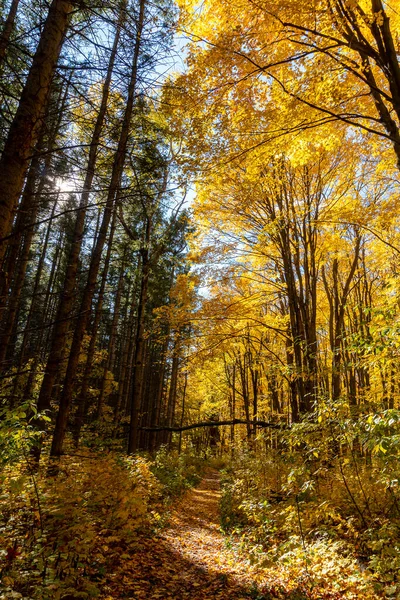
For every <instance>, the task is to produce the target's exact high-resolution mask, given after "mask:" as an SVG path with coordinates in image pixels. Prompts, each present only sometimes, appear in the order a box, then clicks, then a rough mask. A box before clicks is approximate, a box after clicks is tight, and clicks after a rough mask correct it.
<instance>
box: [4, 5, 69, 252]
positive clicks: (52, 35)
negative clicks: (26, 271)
mask: <svg viewBox="0 0 400 600" xmlns="http://www.w3.org/2000/svg"><path fill="white" fill-rule="evenodd" d="M72 6H73V5H72V2H69V1H68V0H53V2H52V4H51V6H50V8H49V12H48V16H47V19H46V22H45V24H44V28H43V32H42V35H41V36H40V41H39V45H38V48H37V50H36V53H35V56H34V58H33V61H32V65H31V68H30V70H29V74H28V78H27V80H26V83H25V85H24V89H23V91H22V94H21V98H20V102H19V105H18V109H17V112H16V114H15V117H14V119H13V122H12V124H11V127H10V130H9V132H8V136H7V139H6V142H5V145H4V150H3V154H2V156H1V159H0V261H1V260H2V259H3V257H4V253H5V250H6V239H5V238H7V236H8V235H9V234H10V231H11V227H12V221H13V218H14V214H15V209H16V206H17V203H18V199H19V197H20V195H21V192H22V188H23V185H24V179H25V174H26V171H27V169H28V166H29V160H30V157H31V154H32V152H33V148H34V147H35V144H36V140H37V136H38V133H39V131H40V128H41V124H42V122H43V118H44V115H45V112H46V107H47V103H48V99H49V92H50V86H51V82H52V79H53V76H54V73H55V69H56V66H57V62H58V58H59V55H60V51H61V47H62V43H63V40H64V36H65V33H66V31H67V28H68V23H69V17H70V14H71V12H72Z"/></svg>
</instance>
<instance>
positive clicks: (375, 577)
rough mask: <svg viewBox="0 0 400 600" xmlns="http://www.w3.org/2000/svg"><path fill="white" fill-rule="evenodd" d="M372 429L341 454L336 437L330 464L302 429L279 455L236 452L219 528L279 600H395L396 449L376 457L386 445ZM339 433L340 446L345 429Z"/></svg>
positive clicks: (398, 591) (313, 430)
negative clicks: (280, 589) (274, 587)
mask: <svg viewBox="0 0 400 600" xmlns="http://www.w3.org/2000/svg"><path fill="white" fill-rule="evenodd" d="M387 418H388V415H382V416H381V420H383V419H386V420H387ZM320 422H321V420H320ZM365 422H366V423H368V420H367V419H366V420H365ZM378 425H379V427H380V429H379V427H378ZM378 425H377V429H379V432H377V431H375V433H374V432H373V431H372V427H369V428H368V427H366V428H364V432H360V431H357V432H354V436H353V438H352V439H351V440H350V441H351V442H352V445H347V446H346V447H345V446H344V445H343V444H342V442H343V439H344V438H342V439H341V437H340V435H339V434H338V433H337V431H336V432H335V436H336V438H335V439H336V441H339V446H338V447H339V450H340V452H339V453H338V455H337V456H335V457H332V456H331V455H330V452H331V448H332V441H331V440H329V437H328V436H326V437H323V436H321V435H320V431H317V426H315V425H314V426H311V425H307V424H301V425H299V426H298V429H297V431H296V427H295V428H294V429H293V430H292V431H291V432H290V433H289V434H287V436H286V438H282V439H281V440H280V447H278V448H275V449H271V444H269V443H268V442H267V443H264V440H263V439H259V440H258V442H257V448H258V449H257V452H254V451H244V450H241V451H237V452H236V454H235V457H234V459H232V461H231V463H230V464H229V466H228V467H227V468H226V469H225V471H224V473H223V478H222V498H221V525H222V528H223V530H224V531H225V532H226V533H227V534H232V537H231V539H230V543H234V544H238V546H239V547H240V548H241V549H242V550H244V551H245V552H246V554H247V555H249V556H250V559H251V562H252V563H255V564H257V565H258V567H259V573H260V581H261V580H262V579H263V578H264V579H265V577H266V574H268V580H269V581H271V580H274V578H276V579H278V578H279V579H281V580H282V577H283V579H284V586H285V592H286V596H284V597H288V598H289V597H291V596H290V594H291V593H292V592H293V593H294V590H297V591H299V590H302V593H303V598H310V599H311V598H312V599H322V598H332V599H334V598H337V599H340V598H371V599H372V598H380V597H383V598H400V582H399V580H398V574H399V571H400V558H399V557H400V510H399V508H400V498H399V494H398V488H397V485H398V480H399V479H400V478H399V466H398V461H397V450H396V451H394V450H393V452H392V453H390V452H388V448H389V445H390V444H389V442H386V447H385V451H384V452H382V450H381V446H380V444H381V443H382V438H383V437H385V436H386V437H390V436H388V432H387V427H385V426H384V425H383V424H382V422H381V423H379V424H378ZM391 426H392V424H391ZM307 428H308V433H307ZM318 428H319V429H320V426H319V425H318ZM299 429H300V430H301V438H300V439H301V447H300V449H299V450H298V449H297V448H298V447H299V446H300V444H299V445H297V444H296V436H298V435H299V433H298V430H299ZM343 431H345V432H346V439H347V440H348V436H349V431H351V424H346V427H344V428H343ZM366 432H368V436H367V435H366ZM396 435H397V434H396V433H395V431H392V438H393V437H394V436H396ZM299 437H300V436H299ZM392 441H393V439H392ZM367 442H368V443H367ZM322 444H324V447H322ZM262 447H263V450H262V451H261V450H260V449H261V448H262ZM361 447H362V448H363V452H361V451H360V448H361ZM349 448H350V449H349ZM369 449H372V453H371V451H369ZM374 450H375V451H374ZM304 457H305V458H304Z"/></svg>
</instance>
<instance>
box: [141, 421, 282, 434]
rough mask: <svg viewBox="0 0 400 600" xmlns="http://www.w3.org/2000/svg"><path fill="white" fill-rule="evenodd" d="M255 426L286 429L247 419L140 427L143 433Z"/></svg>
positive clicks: (273, 424) (275, 424)
mask: <svg viewBox="0 0 400 600" xmlns="http://www.w3.org/2000/svg"><path fill="white" fill-rule="evenodd" d="M247 424H249V425H255V426H256V427H269V428H270V429H284V427H283V426H282V425H279V424H277V423H268V421H246V420H245V419H232V420H230V421H202V422H200V423H193V424H192V425H184V426H183V427H166V426H165V427H163V426H160V427H139V429H141V430H142V431H188V430H189V429H198V428H200V427H221V426H222V425H247Z"/></svg>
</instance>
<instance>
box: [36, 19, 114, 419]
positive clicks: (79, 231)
mask: <svg viewBox="0 0 400 600" xmlns="http://www.w3.org/2000/svg"><path fill="white" fill-rule="evenodd" d="M121 19H122V16H121V17H120V21H119V23H118V26H117V30H116V33H115V38H114V44H113V48H112V51H111V55H110V60H109V63H108V70H107V75H106V79H105V81H104V85H103V92H102V99H101V104H100V108H99V112H98V115H97V119H96V123H95V126H94V130H93V135H92V139H91V144H90V150H89V157H88V163H87V168H86V175H85V181H84V183H83V189H82V194H81V198H80V202H79V210H78V214H77V217H76V221H75V229H74V234H73V241H72V244H71V248H70V251H69V256H68V261H67V268H66V273H65V278H64V286H63V290H62V292H61V296H60V301H59V304H58V309H57V315H56V319H55V325H54V329H53V334H52V341H51V347H50V352H49V356H48V359H47V364H46V369H45V374H44V378H43V382H42V386H41V389H40V394H39V400H38V410H39V412H41V411H43V410H46V409H48V408H49V407H50V399H51V395H52V390H53V386H54V383H55V381H56V378H57V374H58V373H59V370H60V366H61V364H62V362H63V360H64V358H65V352H66V349H65V346H66V343H65V342H66V337H67V333H68V330H69V325H70V320H69V319H70V316H71V311H72V309H73V305H74V299H75V287H76V278H77V273H78V266H79V254H80V251H81V246H82V239H83V234H84V228H85V219H86V212H87V205H88V202H89V195H90V192H91V189H92V184H93V179H94V175H95V167H96V158H97V151H98V146H99V142H100V137H101V132H102V130H103V126H104V121H105V117H106V111H107V102H108V98H109V95H110V86H111V79H112V73H113V70H114V64H115V58H116V54H117V48H118V45H119V39H120V30H121V27H122V20H121Z"/></svg>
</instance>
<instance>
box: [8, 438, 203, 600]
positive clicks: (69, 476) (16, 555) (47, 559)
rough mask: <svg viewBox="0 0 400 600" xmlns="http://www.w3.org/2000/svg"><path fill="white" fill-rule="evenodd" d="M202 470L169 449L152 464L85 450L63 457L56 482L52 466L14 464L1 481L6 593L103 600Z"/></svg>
mask: <svg viewBox="0 0 400 600" xmlns="http://www.w3.org/2000/svg"><path fill="white" fill-rule="evenodd" d="M199 468H200V465H199V462H198V461H197V460H196V459H194V458H193V457H192V456H189V455H181V456H178V455H177V454H174V453H171V454H168V453H167V452H166V451H165V450H164V449H161V450H160V451H159V452H158V453H157V454H156V456H155V457H154V458H153V459H151V458H149V457H144V456H135V457H125V456H120V455H118V454H116V453H114V452H107V453H105V454H100V453H96V452H93V451H91V450H86V451H85V450H80V451H79V454H78V456H69V457H67V456H65V457H63V458H62V461H61V464H60V472H59V474H58V476H57V477H48V476H46V464H45V461H44V464H43V465H42V467H41V470H40V471H39V472H38V473H34V472H33V471H32V470H31V468H30V467H29V463H28V462H27V461H26V460H24V459H23V460H20V461H19V462H18V461H16V460H15V461H11V463H10V464H9V466H8V467H7V468H5V469H4V471H3V474H2V477H1V483H2V490H1V495H0V514H1V517H0V559H1V582H2V588H0V592H1V590H3V592H4V591H5V592H6V594H7V597H15V598H22V597H24V598H32V599H35V600H36V599H37V600H39V599H40V600H59V599H61V598H72V597H73V598H95V597H97V596H98V595H99V594H100V591H101V588H102V582H103V581H104V578H105V576H106V575H107V574H109V573H111V572H112V571H113V568H114V567H115V565H116V564H118V563H119V562H120V561H121V560H122V561H123V560H125V559H127V558H129V553H130V552H132V551H137V549H138V545H140V536H141V535H143V534H145V535H149V533H151V532H152V531H154V530H155V529H156V528H159V527H160V526H162V525H163V524H164V523H165V518H166V513H167V510H168V506H169V504H170V502H171V501H172V499H173V498H175V497H176V496H178V495H179V494H180V493H181V492H182V491H183V490H184V489H186V488H187V487H189V486H190V485H193V484H194V483H196V482H197V481H198V479H199V476H198V472H199ZM8 594H11V595H10V596H8ZM12 594H14V596H13V595H12Z"/></svg>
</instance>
